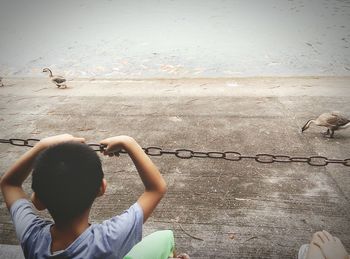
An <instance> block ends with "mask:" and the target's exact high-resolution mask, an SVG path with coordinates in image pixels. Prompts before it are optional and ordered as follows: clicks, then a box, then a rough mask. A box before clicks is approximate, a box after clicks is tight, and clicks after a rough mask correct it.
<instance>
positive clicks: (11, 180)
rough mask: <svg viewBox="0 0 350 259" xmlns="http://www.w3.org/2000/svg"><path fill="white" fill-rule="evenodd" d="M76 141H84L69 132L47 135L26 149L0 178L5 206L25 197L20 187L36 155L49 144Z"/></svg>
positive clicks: (8, 206) (9, 205)
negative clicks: (52, 135)
mask: <svg viewBox="0 0 350 259" xmlns="http://www.w3.org/2000/svg"><path fill="white" fill-rule="evenodd" d="M67 141H77V142H84V141H85V140H84V139H83V138H75V137H73V136H71V135H69V134H63V135H58V136H54V137H48V138H45V139H43V140H41V141H40V142H38V143H37V144H36V145H35V146H34V147H33V148H31V149H30V150H28V151H27V152H26V153H25V154H24V155H23V156H22V157H21V158H20V159H19V160H18V161H17V162H16V163H15V164H14V165H13V166H12V167H11V168H10V169H9V170H8V171H7V172H6V173H5V174H4V175H3V176H2V177H1V179H0V187H1V191H2V195H3V196H4V201H5V203H6V205H7V208H8V209H10V207H11V205H12V204H14V203H15V202H16V201H17V200H19V199H22V198H26V197H27V196H26V194H25V192H24V191H23V189H22V184H23V182H24V181H25V179H27V177H28V176H29V174H30V172H31V170H32V168H33V164H34V161H35V158H36V156H37V155H38V154H39V153H40V152H41V151H42V150H44V149H46V148H47V147H49V146H52V145H55V144H58V143H62V142H67Z"/></svg>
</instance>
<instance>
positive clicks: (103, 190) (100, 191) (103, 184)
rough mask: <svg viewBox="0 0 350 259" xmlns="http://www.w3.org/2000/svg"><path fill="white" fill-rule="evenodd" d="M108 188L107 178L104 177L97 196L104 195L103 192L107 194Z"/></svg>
mask: <svg viewBox="0 0 350 259" xmlns="http://www.w3.org/2000/svg"><path fill="white" fill-rule="evenodd" d="M106 189H107V181H106V179H105V178H103V179H102V183H101V186H100V190H99V191H98V194H97V197H100V196H102V195H103V194H105V192H106Z"/></svg>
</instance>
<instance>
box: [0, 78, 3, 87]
mask: <svg viewBox="0 0 350 259" xmlns="http://www.w3.org/2000/svg"><path fill="white" fill-rule="evenodd" d="M3 86H4V84H3V82H2V77H1V76H0V87H3Z"/></svg>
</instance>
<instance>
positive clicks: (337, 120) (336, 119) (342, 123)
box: [301, 112, 350, 138]
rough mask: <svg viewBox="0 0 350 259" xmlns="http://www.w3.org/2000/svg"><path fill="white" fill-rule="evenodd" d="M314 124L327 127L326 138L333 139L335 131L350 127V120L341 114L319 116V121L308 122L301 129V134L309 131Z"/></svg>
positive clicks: (331, 113) (333, 113) (330, 113)
mask: <svg viewBox="0 0 350 259" xmlns="http://www.w3.org/2000/svg"><path fill="white" fill-rule="evenodd" d="M312 123H314V124H316V125H317V126H323V127H326V128H327V131H326V132H325V133H324V136H325V137H327V136H329V138H333V135H334V131H336V130H339V129H345V128H347V127H349V126H350V120H349V119H347V118H346V117H345V116H344V115H342V114H340V113H339V112H326V113H323V114H321V115H320V116H318V118H317V119H311V120H308V121H307V122H306V123H305V125H304V126H303V127H302V128H301V132H302V133H303V132H304V131H305V130H306V129H308V128H309V127H310V125H311V124H312Z"/></svg>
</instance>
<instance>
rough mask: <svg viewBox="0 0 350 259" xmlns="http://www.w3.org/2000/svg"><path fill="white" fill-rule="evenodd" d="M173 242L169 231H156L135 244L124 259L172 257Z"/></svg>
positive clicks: (163, 258)
mask: <svg viewBox="0 0 350 259" xmlns="http://www.w3.org/2000/svg"><path fill="white" fill-rule="evenodd" d="M174 249H175V241H174V234H173V232H172V231H171V230H162V231H157V232H154V233H152V234H150V235H149V236H146V237H145V238H143V239H142V240H141V241H140V242H139V243H137V244H136V245H135V246H134V247H133V248H132V249H131V250H130V252H129V253H128V254H127V255H126V256H124V259H167V258H169V257H173V256H174V254H173V253H174Z"/></svg>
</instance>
